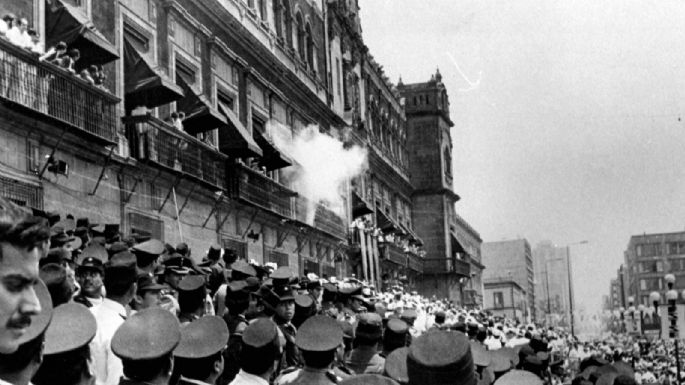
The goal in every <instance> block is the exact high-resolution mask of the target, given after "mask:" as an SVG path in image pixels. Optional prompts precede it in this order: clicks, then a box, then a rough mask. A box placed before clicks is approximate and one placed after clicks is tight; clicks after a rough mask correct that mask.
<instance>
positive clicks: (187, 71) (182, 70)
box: [176, 57, 197, 85]
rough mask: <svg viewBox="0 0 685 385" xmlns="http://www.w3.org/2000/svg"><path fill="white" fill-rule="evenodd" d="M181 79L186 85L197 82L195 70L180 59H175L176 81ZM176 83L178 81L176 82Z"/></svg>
mask: <svg viewBox="0 0 685 385" xmlns="http://www.w3.org/2000/svg"><path fill="white" fill-rule="evenodd" d="M179 77H181V78H183V80H185V81H186V82H187V83H188V85H193V84H195V83H196V82H197V69H196V68H194V66H193V65H192V64H190V63H188V62H187V61H185V60H184V59H181V58H180V57H177V58H176V79H178V78H179ZM177 82H178V81H177Z"/></svg>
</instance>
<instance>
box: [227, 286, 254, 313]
mask: <svg viewBox="0 0 685 385" xmlns="http://www.w3.org/2000/svg"><path fill="white" fill-rule="evenodd" d="M228 290H230V289H228ZM224 303H225V305H226V309H228V314H230V315H238V314H243V313H245V311H247V308H248V307H250V299H249V297H246V298H244V299H242V298H241V299H238V298H231V297H229V296H226V300H225V301H224Z"/></svg>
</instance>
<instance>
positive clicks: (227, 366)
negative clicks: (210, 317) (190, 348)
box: [219, 281, 249, 384]
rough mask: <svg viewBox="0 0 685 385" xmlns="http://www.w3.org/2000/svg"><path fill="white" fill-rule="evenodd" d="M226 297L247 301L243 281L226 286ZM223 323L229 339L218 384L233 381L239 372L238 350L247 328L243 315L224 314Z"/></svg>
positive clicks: (247, 294)
mask: <svg viewBox="0 0 685 385" xmlns="http://www.w3.org/2000/svg"><path fill="white" fill-rule="evenodd" d="M226 296H227V297H228V298H229V299H233V298H234V299H236V300H239V301H247V300H248V297H249V293H248V291H247V283H246V282H245V281H233V282H231V283H229V284H228V285H226ZM223 319H224V322H225V323H226V326H227V327H228V332H229V338H228V346H227V347H226V351H224V372H223V374H222V375H221V377H220V381H219V383H220V384H226V383H228V382H230V381H232V380H233V378H234V377H235V376H236V374H238V371H239V370H240V366H239V360H240V349H241V346H242V343H243V332H244V331H245V329H247V327H248V322H247V319H245V316H244V315H243V314H230V313H228V312H226V313H225V314H224V316H223Z"/></svg>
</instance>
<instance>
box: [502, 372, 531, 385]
mask: <svg viewBox="0 0 685 385" xmlns="http://www.w3.org/2000/svg"><path fill="white" fill-rule="evenodd" d="M542 384H543V382H542V380H541V379H540V377H538V376H536V375H535V374H533V373H531V372H527V371H525V370H512V371H511V372H509V373H506V374H505V375H503V376H502V377H500V378H498V379H497V381H495V385H542Z"/></svg>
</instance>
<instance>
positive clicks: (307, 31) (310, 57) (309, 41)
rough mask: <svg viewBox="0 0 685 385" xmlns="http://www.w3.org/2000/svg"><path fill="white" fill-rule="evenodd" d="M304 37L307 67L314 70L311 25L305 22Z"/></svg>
mask: <svg viewBox="0 0 685 385" xmlns="http://www.w3.org/2000/svg"><path fill="white" fill-rule="evenodd" d="M305 38H306V42H305V44H306V46H305V48H306V60H307V64H309V68H311V69H313V70H315V69H316V68H315V67H314V56H315V55H314V37H313V36H312V26H311V25H309V23H307V25H306V26H305Z"/></svg>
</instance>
